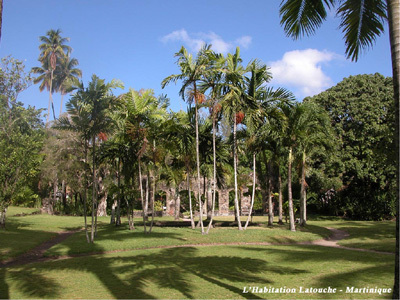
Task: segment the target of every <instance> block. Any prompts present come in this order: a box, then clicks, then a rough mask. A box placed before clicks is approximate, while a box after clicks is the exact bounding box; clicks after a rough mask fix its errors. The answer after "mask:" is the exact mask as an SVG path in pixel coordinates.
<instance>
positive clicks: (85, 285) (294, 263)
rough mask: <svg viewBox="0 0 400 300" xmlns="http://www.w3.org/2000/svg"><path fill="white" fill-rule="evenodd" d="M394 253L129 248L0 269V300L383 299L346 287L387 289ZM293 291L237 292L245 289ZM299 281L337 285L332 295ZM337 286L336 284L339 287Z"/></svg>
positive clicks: (279, 248)
mask: <svg viewBox="0 0 400 300" xmlns="http://www.w3.org/2000/svg"><path fill="white" fill-rule="evenodd" d="M393 261H394V257H393V255H383V254H375V253H365V252H358V251H353V250H345V249H336V248H328V247H320V246H310V245H285V246H254V245H251V246H214V247H183V248H171V249H150V250H136V251H129V252H121V253H113V254H105V255H104V254H103V255H93V256H87V257H79V258H73V259H67V260H59V261H52V262H43V263H35V264H31V265H26V266H21V267H14V268H5V269H0V295H2V298H10V299H21V298H23V299H25V298H36V299H37V298H40V299H48V298H68V299H76V298H80V299H82V298H88V299H104V298H106V299H116V298H118V299H149V298H151V299H184V298H195V299H205V298H206V299H242V298H250V299H265V298H269V299H389V298H390V294H388V293H387V294H381V295H379V294H376V293H373V294H358V293H357V294H354V293H353V294H349V293H345V291H346V288H347V287H357V288H364V287H378V288H391V287H392V285H393V271H394V264H393ZM254 286H258V287H262V288H263V287H264V286H265V287H267V288H270V287H275V288H281V287H282V288H290V289H295V290H296V293H294V294H293V293H280V294H279V293H278V294H275V293H274V294H268V293H266V294H263V293H251V292H250V293H243V289H244V288H245V287H247V288H248V287H254ZM300 287H303V290H304V289H306V288H311V287H312V288H327V287H331V288H337V292H336V293H335V294H318V293H300V292H299V291H300ZM339 290H342V292H340V291H339Z"/></svg>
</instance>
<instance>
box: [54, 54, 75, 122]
mask: <svg viewBox="0 0 400 300" xmlns="http://www.w3.org/2000/svg"><path fill="white" fill-rule="evenodd" d="M78 64H79V63H78V60H77V59H76V58H70V56H69V55H67V56H65V57H61V59H60V60H59V64H58V65H57V67H56V70H55V72H54V73H55V85H56V90H57V91H59V92H60V93H61V103H60V116H61V114H62V107H63V98H64V95H65V94H67V93H69V92H71V91H72V90H73V88H74V86H76V85H77V84H78V82H79V79H78V78H81V77H82V71H81V70H80V69H78V68H75V67H76V66H77V65H78Z"/></svg>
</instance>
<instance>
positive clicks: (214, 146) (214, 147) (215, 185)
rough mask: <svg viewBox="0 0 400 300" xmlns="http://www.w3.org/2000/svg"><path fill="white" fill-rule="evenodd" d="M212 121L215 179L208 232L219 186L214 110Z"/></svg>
mask: <svg viewBox="0 0 400 300" xmlns="http://www.w3.org/2000/svg"><path fill="white" fill-rule="evenodd" d="M212 121H213V124H212V125H213V180H212V191H213V193H212V202H211V218H210V223H208V227H207V232H206V233H207V234H208V232H209V231H210V228H211V226H212V222H213V219H214V213H215V194H216V187H217V154H216V152H217V151H216V144H215V136H216V126H215V115H214V112H213V116H212Z"/></svg>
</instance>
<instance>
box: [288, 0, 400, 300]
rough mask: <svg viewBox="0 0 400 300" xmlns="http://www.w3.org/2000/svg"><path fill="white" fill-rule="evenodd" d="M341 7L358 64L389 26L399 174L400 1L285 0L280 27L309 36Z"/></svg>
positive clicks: (395, 293)
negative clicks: (385, 25) (329, 11)
mask: <svg viewBox="0 0 400 300" xmlns="http://www.w3.org/2000/svg"><path fill="white" fill-rule="evenodd" d="M336 5H339V6H338V7H337V8H336V9H337V13H338V15H339V16H340V18H341V24H340V27H341V28H342V30H343V34H344V39H345V45H346V54H347V56H348V57H349V58H351V59H352V60H354V61H357V59H358V57H359V54H360V52H361V51H362V50H365V49H367V48H369V47H371V46H372V45H373V43H374V41H375V39H376V37H377V36H379V35H380V34H381V33H382V32H383V30H384V23H385V21H386V20H388V22H389V37H390V45H391V56H392V70H393V87H394V102H395V109H396V120H395V129H394V132H395V144H396V157H395V158H394V160H395V162H396V163H395V164H396V166H397V168H398V169H397V174H399V171H400V170H399V155H398V153H399V132H400V130H399V113H400V111H399V105H400V91H399V88H400V75H399V74H400V0H386V1H385V0H364V1H354V0H344V1H335V0H286V1H283V2H282V3H281V8H280V14H281V24H282V25H284V29H285V31H286V33H287V34H288V35H289V36H291V37H293V38H298V37H300V36H301V35H304V34H306V35H310V34H312V33H314V32H315V30H316V29H317V28H318V27H319V26H320V25H321V24H322V22H323V21H324V20H325V19H326V16H327V9H333V8H335V6H336ZM399 189H400V176H399V175H398V176H397V201H396V220H397V221H396V258H395V265H396V266H395V280H394V282H395V283H394V288H393V297H394V298H397V299H398V298H400V290H399V281H400V278H399V252H400V251H399V223H400V220H399V206H400V195H399Z"/></svg>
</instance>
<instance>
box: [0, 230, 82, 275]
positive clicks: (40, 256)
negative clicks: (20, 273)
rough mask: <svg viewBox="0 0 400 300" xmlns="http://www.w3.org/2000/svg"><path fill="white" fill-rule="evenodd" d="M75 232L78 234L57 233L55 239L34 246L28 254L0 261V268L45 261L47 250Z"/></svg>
mask: <svg viewBox="0 0 400 300" xmlns="http://www.w3.org/2000/svg"><path fill="white" fill-rule="evenodd" d="M75 232H78V230H74V231H63V232H59V233H58V235H56V236H55V237H53V238H51V239H50V240H47V241H45V242H44V243H42V244H40V245H39V246H36V247H35V248H33V249H31V250H29V251H28V252H26V253H24V254H21V255H20V256H17V257H14V258H10V259H7V260H5V261H0V268H2V267H12V266H16V265H25V264H29V263H33V262H38V261H42V260H45V259H46V257H44V253H45V252H46V251H47V250H48V249H50V248H51V247H53V246H55V245H57V244H59V243H61V242H62V241H64V240H65V239H66V238H67V237H69V236H71V235H72V234H74V233H75Z"/></svg>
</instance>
